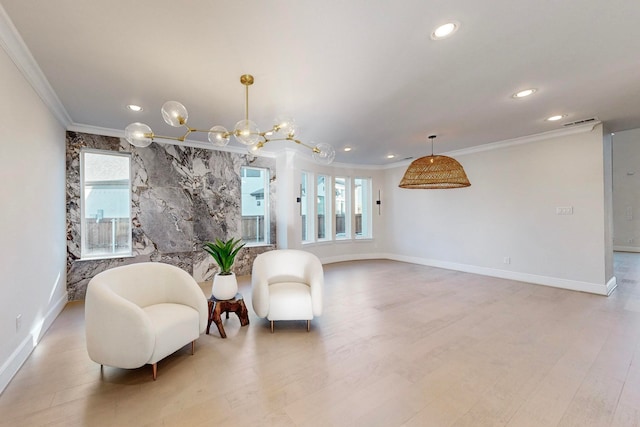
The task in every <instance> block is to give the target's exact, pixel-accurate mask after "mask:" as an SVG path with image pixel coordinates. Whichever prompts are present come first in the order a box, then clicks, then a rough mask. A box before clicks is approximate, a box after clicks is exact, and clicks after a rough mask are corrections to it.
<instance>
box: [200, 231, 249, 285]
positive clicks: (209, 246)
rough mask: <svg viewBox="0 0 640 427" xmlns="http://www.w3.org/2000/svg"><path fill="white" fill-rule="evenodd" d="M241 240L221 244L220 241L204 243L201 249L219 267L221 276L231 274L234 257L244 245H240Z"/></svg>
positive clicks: (230, 240) (231, 240)
mask: <svg viewBox="0 0 640 427" xmlns="http://www.w3.org/2000/svg"><path fill="white" fill-rule="evenodd" d="M241 243H242V240H241V239H237V240H236V239H233V238H231V239H229V240H227V241H226V242H223V241H222V240H220V239H216V240H215V242H205V244H204V246H203V247H202V249H204V250H205V252H207V253H208V254H209V255H211V256H212V257H213V260H214V261H215V262H216V264H218V267H220V272H219V273H218V274H220V275H221V276H229V275H230V274H231V267H232V266H233V262H234V261H235V259H236V255H238V252H239V251H240V249H242V248H243V247H244V245H246V243H242V244H241Z"/></svg>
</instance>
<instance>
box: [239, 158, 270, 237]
mask: <svg viewBox="0 0 640 427" xmlns="http://www.w3.org/2000/svg"><path fill="white" fill-rule="evenodd" d="M241 174H242V185H241V194H242V201H241V206H242V240H244V241H245V242H246V243H247V244H249V245H251V244H268V243H269V229H270V227H269V170H268V169H262V168H250V167H242V168H241Z"/></svg>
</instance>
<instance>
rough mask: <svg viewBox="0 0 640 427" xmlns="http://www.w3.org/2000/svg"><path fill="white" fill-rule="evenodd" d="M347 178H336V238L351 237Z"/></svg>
mask: <svg viewBox="0 0 640 427" xmlns="http://www.w3.org/2000/svg"><path fill="white" fill-rule="evenodd" d="M347 194H348V193H347V179H346V178H343V177H336V178H335V207H336V239H340V238H342V239H344V238H348V237H351V236H350V234H351V231H350V229H351V228H350V225H351V224H350V223H351V218H350V216H349V210H348V203H349V200H348V198H347Z"/></svg>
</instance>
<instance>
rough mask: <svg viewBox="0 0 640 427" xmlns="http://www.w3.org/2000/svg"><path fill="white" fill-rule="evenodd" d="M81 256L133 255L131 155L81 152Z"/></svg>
mask: <svg viewBox="0 0 640 427" xmlns="http://www.w3.org/2000/svg"><path fill="white" fill-rule="evenodd" d="M80 162H81V165H80V168H81V174H82V177H81V183H80V186H81V190H80V191H81V192H82V196H81V197H82V206H81V211H82V213H81V216H82V219H81V225H80V228H81V231H80V240H81V257H82V258H104V257H114V256H127V255H131V192H130V191H131V190H130V189H131V184H130V175H131V174H130V164H131V162H130V156H129V155H128V154H123V153H110V152H103V153H98V152H95V151H82V152H81V156H80Z"/></svg>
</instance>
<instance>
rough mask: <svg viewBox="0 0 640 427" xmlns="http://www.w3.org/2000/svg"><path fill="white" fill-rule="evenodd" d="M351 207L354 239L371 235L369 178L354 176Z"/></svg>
mask: <svg viewBox="0 0 640 427" xmlns="http://www.w3.org/2000/svg"><path fill="white" fill-rule="evenodd" d="M353 185H354V191H353V197H354V200H353V209H354V213H355V216H354V221H355V234H356V239H359V238H360V239H363V238H370V237H371V203H372V198H371V179H370V178H355V179H354V180H353Z"/></svg>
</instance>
